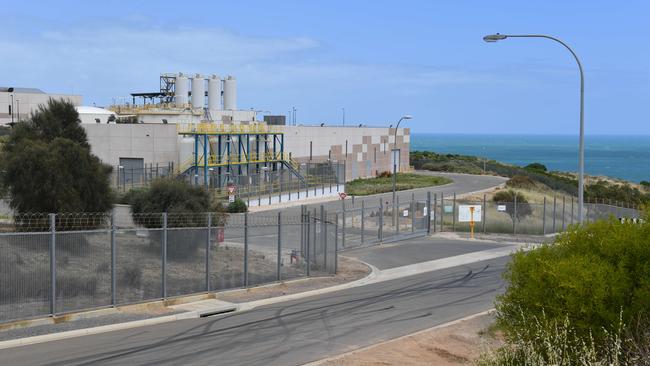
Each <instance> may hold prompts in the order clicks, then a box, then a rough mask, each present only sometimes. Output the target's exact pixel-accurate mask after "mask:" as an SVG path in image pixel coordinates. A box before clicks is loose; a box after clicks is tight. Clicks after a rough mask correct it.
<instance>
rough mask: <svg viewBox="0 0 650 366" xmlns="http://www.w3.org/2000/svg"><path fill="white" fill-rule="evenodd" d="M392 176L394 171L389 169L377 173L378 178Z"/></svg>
mask: <svg viewBox="0 0 650 366" xmlns="http://www.w3.org/2000/svg"><path fill="white" fill-rule="evenodd" d="M392 176H393V173H391V172H389V171H388V170H386V171H383V172H381V173H379V174H377V178H390V177H392Z"/></svg>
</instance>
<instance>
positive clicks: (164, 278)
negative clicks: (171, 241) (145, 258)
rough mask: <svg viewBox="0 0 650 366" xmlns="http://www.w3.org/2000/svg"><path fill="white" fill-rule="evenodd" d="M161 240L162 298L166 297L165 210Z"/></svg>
mask: <svg viewBox="0 0 650 366" xmlns="http://www.w3.org/2000/svg"><path fill="white" fill-rule="evenodd" d="M162 216H163V217H162V219H163V240H162V250H161V251H162V253H161V255H162V298H163V300H165V299H167V212H163V215H162Z"/></svg>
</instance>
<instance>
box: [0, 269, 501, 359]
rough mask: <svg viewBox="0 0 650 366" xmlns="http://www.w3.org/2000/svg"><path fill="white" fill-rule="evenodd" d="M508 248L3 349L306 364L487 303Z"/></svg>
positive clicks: (8, 354) (64, 355) (3, 354)
mask: <svg viewBox="0 0 650 366" xmlns="http://www.w3.org/2000/svg"><path fill="white" fill-rule="evenodd" d="M507 260H508V258H507V257H502V258H497V259H494V260H489V261H484V262H477V263H474V264H471V265H465V266H459V267H454V268H450V269H445V270H439V271H435V272H429V273H425V274H420V275H416V276H411V277H406V278H402V279H397V280H392V281H386V282H381V283H376V284H372V285H367V286H363V287H357V288H352V289H348V290H343V291H339V292H336V293H330V294H325V295H321V296H314V297H310V298H306V299H302V300H296V301H292V302H286V303H281V304H275V305H271V306H265V307H260V308H256V309H253V310H251V311H248V312H241V313H235V314H232V315H225V316H220V317H214V318H202V319H192V320H184V321H177V322H172V323H166V324H159V325H155V326H150V327H142V328H134V329H129V330H123V331H116V332H110V333H104V334H98V335H92V336H86V337H80V338H72V339H67V340H61V341H55V342H49V343H43V344H38V345H33V346H24V347H19V348H13V349H7V350H0V360H2V364H6V365H179V364H182V365H301V364H304V363H306V362H309V361H313V360H317V359H321V358H324V357H327V356H331V355H335V354H339V353H342V352H346V351H349V350H352V349H355V348H359V347H363V346H366V345H370V344H374V343H376V342H380V341H383V340H387V339H392V338H395V337H399V336H402V335H406V334H409V333H412V332H415V331H418V330H422V329H426V328H429V327H432V326H435V325H439V324H443V323H446V322H448V321H451V320H455V319H458V318H461V317H464V316H467V315H470V314H474V313H477V312H480V311H484V310H487V309H489V308H491V307H492V306H493V305H492V304H493V300H494V297H495V295H497V294H499V293H501V292H502V291H503V290H504V286H505V284H504V282H503V280H502V279H501V273H502V272H503V270H504V268H505V264H506V263H507Z"/></svg>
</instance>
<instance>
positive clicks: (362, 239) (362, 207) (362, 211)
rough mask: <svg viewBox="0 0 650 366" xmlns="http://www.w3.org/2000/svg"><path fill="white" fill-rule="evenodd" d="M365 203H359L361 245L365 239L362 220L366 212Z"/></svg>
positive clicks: (363, 220) (363, 221) (364, 227)
mask: <svg viewBox="0 0 650 366" xmlns="http://www.w3.org/2000/svg"><path fill="white" fill-rule="evenodd" d="M365 202H366V201H361V244H363V241H364V238H365V231H366V230H365V229H366V225H365V219H364V216H365V213H366V212H365V211H366V210H365Z"/></svg>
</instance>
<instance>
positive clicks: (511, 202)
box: [492, 189, 533, 222]
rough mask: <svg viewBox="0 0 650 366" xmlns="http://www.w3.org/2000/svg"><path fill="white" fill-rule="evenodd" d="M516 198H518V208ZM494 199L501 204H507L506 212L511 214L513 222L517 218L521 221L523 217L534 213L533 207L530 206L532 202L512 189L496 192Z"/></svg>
mask: <svg viewBox="0 0 650 366" xmlns="http://www.w3.org/2000/svg"><path fill="white" fill-rule="evenodd" d="M515 198H516V200H517V209H516V210H515ZM492 200H493V201H494V202H496V203H497V204H499V205H505V206H506V213H508V215H510V218H511V219H512V221H513V222H514V221H515V220H517V221H521V219H523V218H525V217H526V216H529V215H530V214H532V213H533V209H532V208H531V207H530V204H528V199H526V196H524V195H523V194H522V193H519V192H517V191H515V190H512V189H508V190H505V191H499V192H497V193H495V194H494V196H493V197H492ZM515 211H516V212H515Z"/></svg>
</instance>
